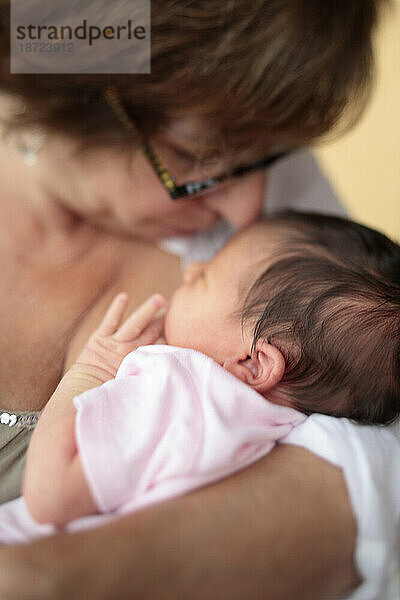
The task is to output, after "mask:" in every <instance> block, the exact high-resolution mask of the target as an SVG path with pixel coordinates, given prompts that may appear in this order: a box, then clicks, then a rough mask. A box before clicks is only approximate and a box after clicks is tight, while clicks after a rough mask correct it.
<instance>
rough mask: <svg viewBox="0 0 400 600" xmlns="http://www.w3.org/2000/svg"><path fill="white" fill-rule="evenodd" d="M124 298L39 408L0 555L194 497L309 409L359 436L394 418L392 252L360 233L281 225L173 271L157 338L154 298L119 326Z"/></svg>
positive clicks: (334, 226) (396, 293) (321, 222)
mask: <svg viewBox="0 0 400 600" xmlns="http://www.w3.org/2000/svg"><path fill="white" fill-rule="evenodd" d="M126 301H127V298H126V296H125V295H123V294H122V295H119V296H117V298H116V299H115V300H114V302H113V303H112V305H111V307H110V309H109V310H108V312H107V314H106V316H105V318H104V319H103V321H102V323H101V324H100V326H99V328H98V329H97V330H96V331H95V333H94V334H93V335H92V336H91V338H90V339H89V341H88V343H87V344H86V346H85V348H84V349H83V351H82V353H81V355H80V356H79V358H78V360H77V362H76V364H75V365H74V366H73V367H72V368H71V369H70V370H69V371H68V372H67V373H66V375H65V376H64V377H63V379H62V381H61V382H60V384H59V386H58V388H57V390H56V391H55V393H54V394H53V396H52V398H51V399H50V401H49V403H48V404H47V406H46V408H45V409H44V411H43V415H42V416H41V418H40V420H39V423H38V425H37V427H36V430H35V431H34V433H33V436H32V440H31V444H30V447H29V450H28V459H27V467H26V474H25V481H24V489H23V492H24V498H20V499H17V500H15V501H12V502H10V503H7V504H5V505H3V506H2V507H0V540H1V541H2V542H3V543H4V542H14V543H15V542H18V541H24V540H26V539H27V538H29V537H33V536H40V535H46V534H49V533H52V532H53V531H54V528H55V527H67V528H68V529H69V530H71V531H72V530H74V529H78V528H82V527H88V526H90V525H91V524H93V525H94V524H97V520H98V519H99V518H104V515H103V516H102V517H99V516H89V515H98V514H99V513H106V514H108V515H117V514H123V513H125V512H129V511H132V510H137V509H138V508H141V507H143V506H146V505H148V504H150V503H152V502H156V501H160V500H165V499H167V498H170V497H172V496H174V495H176V494H180V493H184V492H188V491H190V490H192V489H194V488H196V487H199V486H200V485H205V484H206V483H209V482H211V481H214V480H216V479H218V478H220V477H223V476H226V475H228V474H230V473H232V472H234V471H235V470H238V469H240V468H243V467H244V466H246V465H248V464H250V463H251V462H254V461H255V460H257V459H259V458H260V457H261V456H263V455H265V454H266V453H267V452H269V451H270V450H271V448H272V447H273V446H274V444H275V443H276V442H277V441H278V440H279V439H281V438H282V437H284V436H285V435H287V434H288V433H289V432H290V430H291V429H292V427H294V426H296V425H297V424H299V423H301V422H302V421H303V420H304V419H305V415H307V414H311V413H312V412H322V413H326V414H330V415H336V416H343V417H349V418H353V419H357V420H358V421H360V422H364V423H387V422H390V421H391V420H393V419H395V418H396V417H397V416H398V414H399V412H400V411H399V408H400V394H399V388H400V386H399V339H400V311H399V308H400V306H399V304H400V247H399V246H398V245H396V244H395V243H393V242H391V241H390V240H389V239H388V238H386V237H385V236H383V235H381V234H379V233H377V232H375V231H372V230H371V229H368V228H366V227H363V226H361V225H357V224H355V223H352V222H349V221H346V220H343V219H339V218H335V217H326V216H321V215H312V214H308V215H301V214H293V213H286V214H281V215H277V216H275V217H272V218H268V219H265V220H264V221H260V222H259V223H257V224H255V225H252V226H250V227H249V228H248V229H246V230H245V231H243V232H242V233H239V234H238V235H237V236H235V238H233V240H232V241H231V242H229V243H228V244H227V246H225V247H224V248H223V249H222V250H221V251H220V252H219V253H218V254H217V256H216V257H215V258H214V259H213V260H212V261H210V262H209V263H207V264H204V263H202V264H195V265H192V266H190V267H189V268H188V269H187V270H186V272H185V281H184V283H183V285H182V286H181V287H180V288H179V289H178V290H177V291H176V293H175V294H174V295H173V297H172V299H171V302H170V305H169V307H168V310H167V312H166V316H165V324H164V325H165V327H164V335H165V340H164V339H162V338H161V337H160V334H161V322H160V320H154V317H155V315H156V313H157V311H158V310H159V308H160V307H161V306H162V304H163V299H162V298H161V297H160V296H157V295H156V296H155V297H152V298H150V299H149V300H148V301H147V302H146V303H145V304H144V305H143V306H141V307H140V308H139V309H138V310H137V311H135V312H134V313H133V314H132V315H131V316H129V317H128V319H127V320H126V321H125V322H123V313H124V309H125V306H126ZM165 341H166V342H167V344H169V345H161V346H157V345H153V346H147V344H154V343H160V342H165ZM141 345H145V346H144V347H143V348H140V349H139V350H136V349H137V347H138V346H141ZM188 348H190V349H188ZM133 350H136V351H135V352H133ZM126 355H127V356H126ZM125 356H126V358H125V359H124V360H123V362H122V364H121V366H120V363H121V361H122V359H123V358H124V357H125ZM99 386H100V387H99ZM32 516H33V517H34V518H32ZM83 517H86V518H83ZM40 523H42V524H40ZM45 524H50V525H45Z"/></svg>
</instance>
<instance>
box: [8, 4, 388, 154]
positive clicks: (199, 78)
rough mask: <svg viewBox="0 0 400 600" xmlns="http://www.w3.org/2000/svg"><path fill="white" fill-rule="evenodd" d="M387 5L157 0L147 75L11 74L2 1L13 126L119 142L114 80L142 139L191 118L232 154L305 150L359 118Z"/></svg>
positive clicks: (90, 140) (120, 133)
mask: <svg viewBox="0 0 400 600" xmlns="http://www.w3.org/2000/svg"><path fill="white" fill-rule="evenodd" d="M91 1H92V0H88V3H89V4H90V2H91ZM385 3H386V2H385V0H351V1H349V0H323V1H321V0H295V1H293V0H253V1H252V2H248V0H224V1H220V2H216V1H215V0H174V1H173V2H166V1H165V0H152V29H151V75H54V74H49V75H11V74H10V68H9V27H10V17H9V2H1V3H0V28H1V35H0V61H1V63H0V64H1V69H0V91H3V92H6V93H9V94H14V95H17V96H19V97H22V99H23V101H24V103H25V106H26V110H25V112H24V113H23V114H20V115H16V116H15V117H13V118H12V119H11V120H10V121H9V122H8V125H9V127H10V128H12V129H15V128H17V127H26V126H31V125H35V126H39V127H42V126H43V127H45V128H50V129H54V130H56V131H58V132H60V133H64V134H67V135H72V136H75V137H77V138H78V139H79V140H81V141H84V143H85V144H86V145H88V146H91V145H95V144H99V143H105V144H108V143H115V144H117V145H119V144H124V143H125V142H127V137H126V133H125V132H124V131H123V129H122V128H121V127H120V124H119V123H118V121H117V120H116V118H115V116H114V115H113V114H112V112H111V111H110V109H109V107H108V105H107V104H106V103H105V102H104V98H103V93H104V90H105V88H106V87H107V85H109V84H114V85H116V86H117V87H118V89H119V91H120V94H121V96H122V98H123V100H124V101H125V102H126V104H127V106H128V109H129V110H130V112H131V115H132V116H133V117H134V118H135V119H136V121H137V123H138V124H139V126H140V127H141V128H142V130H143V131H144V132H145V134H146V135H150V136H151V135H152V134H154V133H155V132H156V131H158V130H159V129H160V128H161V127H162V126H164V125H166V124H167V122H168V120H169V119H170V118H171V117H173V116H176V115H188V114H190V115H195V116H199V117H201V118H203V119H205V120H206V122H207V123H208V124H209V126H210V130H212V131H214V132H215V139H214V140H213V144H214V145H215V143H216V142H217V143H218V144H219V145H221V144H222V140H223V145H224V146H225V148H226V149H230V150H231V151H236V150H238V149H240V148H242V147H245V146H249V145H252V146H255V145H256V144H258V145H260V146H261V147H265V148H266V147H267V146H271V145H275V144H283V145H287V144H295V145H303V144H306V143H308V142H310V141H312V140H316V139H318V138H320V137H321V136H323V135H324V134H325V133H327V132H328V131H331V130H332V129H334V128H335V127H336V126H337V125H338V124H339V122H340V123H342V124H344V125H349V124H352V123H353V122H354V121H355V119H356V118H357V117H358V116H359V115H360V113H361V111H362V108H363V107H364V105H365V102H366V99H367V97H368V93H369V91H370V86H371V81H372V74H373V51H372V41H371V38H372V33H373V29H374V27H375V25H376V23H377V18H378V12H379V9H380V6H381V5H383V4H385ZM129 143H131V141H130V140H129Z"/></svg>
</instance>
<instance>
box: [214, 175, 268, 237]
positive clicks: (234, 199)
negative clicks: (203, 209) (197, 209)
mask: <svg viewBox="0 0 400 600" xmlns="http://www.w3.org/2000/svg"><path fill="white" fill-rule="evenodd" d="M266 179H267V177H266V172H265V171H260V172H258V173H253V174H252V175H247V176H246V177H243V179H237V180H235V181H233V182H232V184H231V185H226V186H225V187H224V188H222V189H220V190H216V191H215V192H210V193H209V194H206V195H205V196H204V198H203V204H204V206H207V207H208V208H209V209H212V210H213V211H214V212H215V213H217V214H218V215H219V216H220V217H223V218H224V219H225V220H226V221H228V223H230V224H231V225H232V226H233V227H235V229H241V228H243V227H246V225H249V224H250V223H252V222H253V221H255V220H256V219H257V217H258V216H259V215H260V214H261V212H262V207H263V202H264V196H265V191H266Z"/></svg>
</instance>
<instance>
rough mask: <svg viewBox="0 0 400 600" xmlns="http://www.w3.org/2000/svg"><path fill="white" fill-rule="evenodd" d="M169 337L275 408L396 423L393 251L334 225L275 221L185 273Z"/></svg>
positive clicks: (399, 392)
mask: <svg viewBox="0 0 400 600" xmlns="http://www.w3.org/2000/svg"><path fill="white" fill-rule="evenodd" d="M165 336H166V340H167V342H168V343H169V344H172V345H175V346H181V347H188V348H194V349H196V350H199V351H201V352H203V353H204V354H207V355H208V356H210V357H211V358H213V359H214V360H216V361H217V362H218V363H219V364H221V365H222V366H223V367H224V368H225V369H227V370H228V371H230V372H231V373H233V374H234V375H235V376H236V377H238V378H239V379H241V380H242V381H244V382H246V383H247V384H249V385H250V386H251V387H253V388H254V389H255V390H257V391H258V392H260V393H261V394H263V395H264V396H265V397H267V398H268V399H270V400H271V401H273V402H276V403H280V404H286V405H290V406H293V407H294V408H297V409H298V410H300V411H302V412H304V413H306V414H311V413H313V412H321V413H324V414H330V415H335V416H346V417H350V418H353V419H356V420H358V421H360V422H364V423H387V422H390V421H391V420H393V419H394V418H395V417H396V416H398V415H399V414H400V246H399V245H397V244H395V243H394V242H392V241H391V240H389V239H388V238H387V237H385V236H384V235H382V234H380V233H378V232H376V231H373V230H372V229H369V228H367V227H364V226H362V225H359V224H356V223H353V222H351V221H348V220H345V219H341V218H338V217H328V216H324V215H317V214H300V213H281V214H278V215H275V216H274V217H270V218H268V219H265V220H263V221H260V222H258V223H256V224H254V225H252V226H250V227H248V228H247V229H246V230H244V231H243V232H241V233H239V234H238V235H237V236H235V237H234V238H233V240H232V241H230V242H229V243H228V244H227V245H226V246H225V247H224V248H223V249H222V250H221V251H220V252H219V253H218V254H217V256H216V257H215V258H214V259H213V260H212V261H210V262H209V263H196V264H194V265H191V266H190V267H189V268H188V269H187V271H186V273H185V282H184V283H183V285H182V286H181V287H180V288H179V289H178V290H177V292H176V293H175V294H174V296H173V297H172V299H171V303H170V307H169V310H168V313H167V317H166V323H165Z"/></svg>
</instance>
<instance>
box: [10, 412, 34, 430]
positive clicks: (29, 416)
mask: <svg viewBox="0 0 400 600" xmlns="http://www.w3.org/2000/svg"><path fill="white" fill-rule="evenodd" d="M39 416H40V413H26V414H22V415H15V414H14V413H9V412H6V411H3V412H1V413H0V425H6V426H7V427H24V428H25V429H33V428H34V427H35V425H36V423H37V422H38V420H39Z"/></svg>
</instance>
